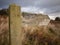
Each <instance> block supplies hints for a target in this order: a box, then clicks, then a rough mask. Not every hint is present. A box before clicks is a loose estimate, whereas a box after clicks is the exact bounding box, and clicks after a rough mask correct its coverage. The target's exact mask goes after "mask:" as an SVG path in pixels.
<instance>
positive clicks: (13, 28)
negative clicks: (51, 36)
mask: <svg viewBox="0 0 60 45" xmlns="http://www.w3.org/2000/svg"><path fill="white" fill-rule="evenodd" d="M9 19H10V22H9V24H10V27H9V28H10V40H11V45H21V33H22V32H21V7H20V6H17V5H15V4H12V5H10V6H9Z"/></svg>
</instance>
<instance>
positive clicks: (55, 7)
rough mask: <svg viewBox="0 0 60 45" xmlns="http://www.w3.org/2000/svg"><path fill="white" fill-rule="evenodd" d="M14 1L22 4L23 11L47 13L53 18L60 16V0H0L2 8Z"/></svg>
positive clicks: (0, 7)
mask: <svg viewBox="0 0 60 45" xmlns="http://www.w3.org/2000/svg"><path fill="white" fill-rule="evenodd" d="M13 3H15V4H17V5H19V6H21V11H22V12H30V13H31V12H32V13H42V14H47V15H48V16H49V17H50V18H51V19H55V18H56V17H60V0H13V1H12V0H6V1H4V0H0V9H4V8H8V6H9V5H10V4H13Z"/></svg>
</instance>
